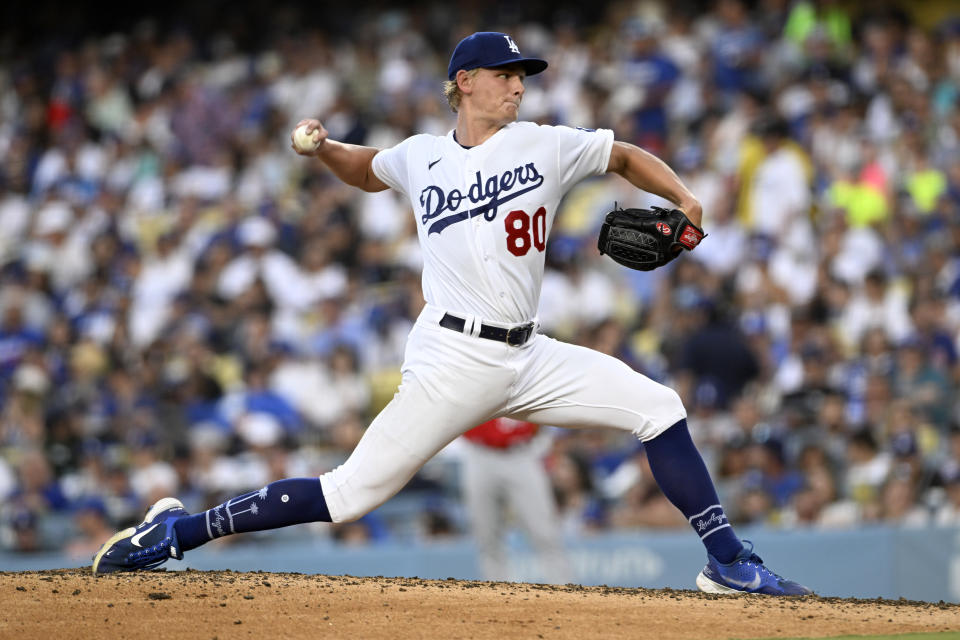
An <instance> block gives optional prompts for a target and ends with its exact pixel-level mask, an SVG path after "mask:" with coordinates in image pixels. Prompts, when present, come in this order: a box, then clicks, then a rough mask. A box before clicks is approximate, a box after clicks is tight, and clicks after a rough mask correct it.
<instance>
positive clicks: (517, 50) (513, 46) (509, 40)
mask: <svg viewBox="0 0 960 640" xmlns="http://www.w3.org/2000/svg"><path fill="white" fill-rule="evenodd" d="M503 37H504V38H506V39H507V46H508V47H510V51H513V52H514V53H515V54H517V55H520V47H518V46H517V43H516V42H514V41H513V38H511V37H510V36H508V35H507V34H503Z"/></svg>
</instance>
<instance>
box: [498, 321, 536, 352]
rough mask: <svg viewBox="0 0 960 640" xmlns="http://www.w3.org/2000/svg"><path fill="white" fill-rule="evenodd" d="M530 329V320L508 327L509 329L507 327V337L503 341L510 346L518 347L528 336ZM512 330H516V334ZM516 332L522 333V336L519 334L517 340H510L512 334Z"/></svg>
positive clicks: (531, 326) (531, 327)
mask: <svg viewBox="0 0 960 640" xmlns="http://www.w3.org/2000/svg"><path fill="white" fill-rule="evenodd" d="M532 329H533V323H532V322H528V323H527V324H524V325H521V326H519V327H510V328H509V329H507V337H506V339H505V340H504V342H506V343H507V344H508V345H510V346H511V347H519V346H520V345H522V344H523V343H525V342H526V341H527V340H528V339H529V338H530V331H531V330H532ZM514 332H516V334H515V333H514ZM517 334H524V335H522V337H521V336H518V337H517V340H518V342H513V341H511V338H512V336H514V335H517Z"/></svg>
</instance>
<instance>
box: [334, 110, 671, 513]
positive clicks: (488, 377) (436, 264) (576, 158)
mask: <svg viewBox="0 0 960 640" xmlns="http://www.w3.org/2000/svg"><path fill="white" fill-rule="evenodd" d="M612 148H613V133H612V132H611V131H609V130H600V131H588V130H583V129H571V128H569V127H551V126H540V125H536V124H532V123H528V122H520V123H515V124H510V125H507V126H506V127H504V128H502V129H500V131H498V132H497V133H496V134H494V135H493V136H491V137H490V138H489V139H488V140H486V141H485V142H484V143H483V144H481V145H478V146H476V147H473V148H469V149H467V148H464V147H462V146H461V145H459V144H458V143H457V141H456V140H455V139H454V137H453V133H452V132H451V133H450V134H449V135H447V136H433V135H417V136H413V137H412V138H408V139H407V140H405V141H403V142H401V143H400V144H398V145H397V146H395V147H393V148H391V149H387V150H385V151H381V152H379V153H378V154H377V155H375V156H374V158H373V171H374V173H375V174H376V175H377V177H378V178H380V180H382V181H383V182H385V183H386V184H388V185H390V186H391V187H393V188H394V189H397V190H399V191H402V192H403V193H405V194H407V197H409V198H410V202H411V204H412V205H413V210H414V211H415V213H416V216H417V226H418V232H419V235H420V245H421V247H422V249H423V258H424V268H423V292H424V297H425V298H426V300H427V304H426V306H425V307H424V309H423V310H422V311H421V312H420V315H419V317H418V318H417V321H416V323H415V325H414V327H413V330H412V331H411V332H410V336H409V338H408V339H407V345H406V351H405V353H404V362H403V367H402V373H403V379H402V382H401V384H400V388H399V389H398V390H397V394H396V395H395V396H394V397H393V399H392V400H391V401H390V403H389V404H387V406H386V407H385V408H384V409H383V411H381V412H380V414H379V415H378V416H377V417H376V418H375V419H374V421H373V423H372V424H371V425H370V426H369V427H368V428H367V430H366V432H365V433H364V435H363V438H361V439H360V443H359V444H358V445H357V448H356V449H354V451H353V453H352V454H350V457H349V458H348V459H347V461H346V462H344V464H342V465H341V466H339V467H337V468H336V469H334V470H332V471H329V472H327V473H325V474H323V475H322V476H320V484H321V486H322V487H323V495H324V498H325V500H326V502H327V507H328V508H329V510H330V516H331V518H332V519H333V521H334V522H344V521H349V520H352V519H355V518H358V517H360V516H362V515H363V514H365V513H367V512H369V511H370V510H371V509H373V508H375V507H376V506H377V505H379V504H382V503H383V502H384V501H385V500H387V499H388V498H389V497H390V496H392V495H393V494H395V493H396V492H397V491H399V490H400V488H401V487H403V485H404V484H406V483H407V481H408V480H409V479H410V478H411V477H412V476H413V474H415V473H416V472H417V469H419V468H420V467H421V466H422V465H423V464H424V463H425V462H426V461H427V460H429V459H430V458H431V457H432V456H434V455H435V454H436V453H437V452H438V451H440V449H442V448H443V447H445V446H446V445H447V444H448V443H450V442H451V441H452V440H453V439H454V438H456V437H457V436H459V435H460V434H462V433H464V432H465V431H467V430H468V429H471V428H472V427H475V426H476V425H478V424H481V423H483V422H486V421H487V420H490V419H492V418H497V417H501V416H507V417H513V418H517V419H520V420H527V421H529V422H534V423H537V424H550V425H555V426H558V427H605V428H612V429H620V430H624V431H628V432H630V433H633V434H634V435H635V436H636V437H638V438H640V439H641V440H649V439H651V438H655V437H656V436H657V435H659V434H660V433H663V431H664V430H666V429H668V428H669V427H670V426H672V425H673V424H675V423H676V422H677V421H678V420H680V419H681V418H684V417H685V416H686V411H685V410H684V408H683V404H682V403H681V401H680V397H679V396H678V395H677V393H676V392H675V391H673V390H672V389H669V388H667V387H665V386H663V385H661V384H659V383H657V382H654V381H653V380H650V379H649V378H647V377H645V376H643V375H641V374H640V373H637V372H636V371H634V370H633V369H631V368H630V367H629V366H627V365H626V364H625V363H624V362H622V361H621V360H618V359H617V358H614V357H611V356H608V355H606V354H603V353H600V352H598V351H593V350H591V349H587V348H586V347H582V346H578V345H572V344H566V343H563V342H559V341H557V340H554V339H552V338H549V337H547V336H545V335H542V334H533V335H532V336H531V337H530V339H528V340H526V341H525V342H523V343H522V344H518V345H513V344H510V343H507V342H505V341H503V340H499V339H497V340H494V339H487V338H484V337H481V334H480V326H481V323H482V324H484V325H485V324H487V322H493V323H497V324H498V325H500V326H501V327H502V326H509V325H513V326H516V325H519V324H521V323H526V322H528V321H530V320H533V319H534V318H535V316H536V312H537V303H538V301H539V297H540V284H541V280H542V278H543V265H544V251H545V250H546V244H547V235H548V233H549V232H550V228H551V226H552V225H553V219H554V216H555V215H556V213H557V206H558V205H559V203H560V199H561V198H562V197H563V195H564V193H566V191H567V190H568V189H570V187H572V186H573V185H574V184H576V183H577V181H579V180H581V179H583V178H585V177H587V176H591V175H596V174H601V173H604V172H605V171H606V170H607V166H608V164H609V160H610V153H611V150H612ZM448 312H452V314H456V315H457V316H460V317H461V319H462V320H463V321H464V323H463V327H464V329H463V331H462V332H461V331H460V330H451V328H450V327H448V326H447V325H444V324H442V319H443V318H444V317H446V315H447V314H448ZM467 316H470V317H471V318H472V320H474V321H475V320H477V319H479V320H480V321H481V323H476V322H468V321H467Z"/></svg>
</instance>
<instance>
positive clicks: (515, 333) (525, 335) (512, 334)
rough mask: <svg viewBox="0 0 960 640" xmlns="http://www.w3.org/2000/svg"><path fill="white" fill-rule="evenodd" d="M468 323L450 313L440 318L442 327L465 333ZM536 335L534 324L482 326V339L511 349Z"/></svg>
mask: <svg viewBox="0 0 960 640" xmlns="http://www.w3.org/2000/svg"><path fill="white" fill-rule="evenodd" d="M466 324H467V322H466V320H464V319H463V318H458V317H457V316H452V315H450V314H449V313H445V314H443V317H442V318H440V326H441V327H443V328H444V329H452V330H453V331H459V332H460V333H463V328H464V326H466ZM535 333H536V325H534V323H532V322H528V323H527V324H524V325H520V326H519V327H512V328H510V329H504V328H503V327H492V326H490V325H489V324H481V325H480V337H481V338H486V339H487V340H496V341H497V342H506V343H507V344H509V345H510V346H511V347H519V346H520V345H522V344H524V343H526V342H527V340H529V339H530V338H532V337H533V335H534V334H535Z"/></svg>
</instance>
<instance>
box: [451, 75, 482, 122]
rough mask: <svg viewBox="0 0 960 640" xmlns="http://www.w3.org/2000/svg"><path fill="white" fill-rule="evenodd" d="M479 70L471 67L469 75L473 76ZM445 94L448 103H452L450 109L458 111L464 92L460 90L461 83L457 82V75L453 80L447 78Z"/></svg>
mask: <svg viewBox="0 0 960 640" xmlns="http://www.w3.org/2000/svg"><path fill="white" fill-rule="evenodd" d="M479 72H480V69H470V70H469V71H467V75H468V76H469V77H471V78H472V77H473V76H475V75H477V74H478V73H479ZM443 95H444V97H446V99H447V104H448V105H450V110H451V111H453V112H454V113H456V112H457V109H459V108H460V100H461V99H462V98H463V92H462V91H460V85H458V84H457V78H456V76H454V78H453V80H446V81H445V82H444V83H443Z"/></svg>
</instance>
